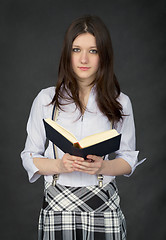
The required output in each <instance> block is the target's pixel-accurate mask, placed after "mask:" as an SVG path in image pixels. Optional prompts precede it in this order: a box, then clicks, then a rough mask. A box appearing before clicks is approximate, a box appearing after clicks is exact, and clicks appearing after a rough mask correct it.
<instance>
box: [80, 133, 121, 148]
mask: <svg viewBox="0 0 166 240" xmlns="http://www.w3.org/2000/svg"><path fill="white" fill-rule="evenodd" d="M118 135H119V133H118V132H117V131H116V130H115V129H110V130H108V131H104V132H100V133H96V134H93V135H90V136H87V137H85V138H83V139H81V140H80V141H79V143H80V145H81V147H82V148H85V147H89V146H92V145H94V144H97V143H100V142H104V141H106V140H108V139H110V138H113V137H116V136H118Z"/></svg>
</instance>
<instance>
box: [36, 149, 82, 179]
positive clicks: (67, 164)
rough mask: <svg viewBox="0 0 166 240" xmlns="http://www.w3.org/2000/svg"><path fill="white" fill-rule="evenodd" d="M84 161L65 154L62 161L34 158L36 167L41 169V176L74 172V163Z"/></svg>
mask: <svg viewBox="0 0 166 240" xmlns="http://www.w3.org/2000/svg"><path fill="white" fill-rule="evenodd" d="M83 160H84V159H83V158H81V157H77V156H72V155H70V154H68V153H66V154H64V155H63V157H62V159H48V158H33V162H34V164H35V166H36V167H37V168H38V169H39V171H38V173H39V174H41V175H53V174H56V173H57V174H59V173H67V172H68V173H69V172H73V171H74V168H73V162H74V161H83Z"/></svg>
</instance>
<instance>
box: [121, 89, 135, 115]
mask: <svg viewBox="0 0 166 240" xmlns="http://www.w3.org/2000/svg"><path fill="white" fill-rule="evenodd" d="M118 101H119V103H120V104H121V105H122V108H123V112H124V113H127V112H130V111H131V110H132V105H131V100H130V98H129V97H128V96H127V95H126V94H124V93H122V92H121V93H120V95H119V97H118Z"/></svg>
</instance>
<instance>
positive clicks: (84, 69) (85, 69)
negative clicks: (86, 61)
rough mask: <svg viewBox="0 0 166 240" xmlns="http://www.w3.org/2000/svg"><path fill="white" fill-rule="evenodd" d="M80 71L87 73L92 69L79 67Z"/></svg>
mask: <svg viewBox="0 0 166 240" xmlns="http://www.w3.org/2000/svg"><path fill="white" fill-rule="evenodd" d="M79 69H80V70H82V71H87V70H89V69H90V67H79Z"/></svg>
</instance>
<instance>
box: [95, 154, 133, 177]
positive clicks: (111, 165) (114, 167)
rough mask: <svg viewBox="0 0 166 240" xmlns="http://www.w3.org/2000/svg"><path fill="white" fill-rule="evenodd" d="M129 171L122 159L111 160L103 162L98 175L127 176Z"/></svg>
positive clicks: (129, 167) (129, 168)
mask: <svg viewBox="0 0 166 240" xmlns="http://www.w3.org/2000/svg"><path fill="white" fill-rule="evenodd" d="M131 170H132V169H131V166H130V165H129V164H128V163H127V162H126V161H125V160H124V159H123V158H116V159H113V160H108V161H107V160H105V161H103V164H102V167H101V169H100V171H99V174H103V175H108V176H119V175H124V174H129V173H130V172H131Z"/></svg>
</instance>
